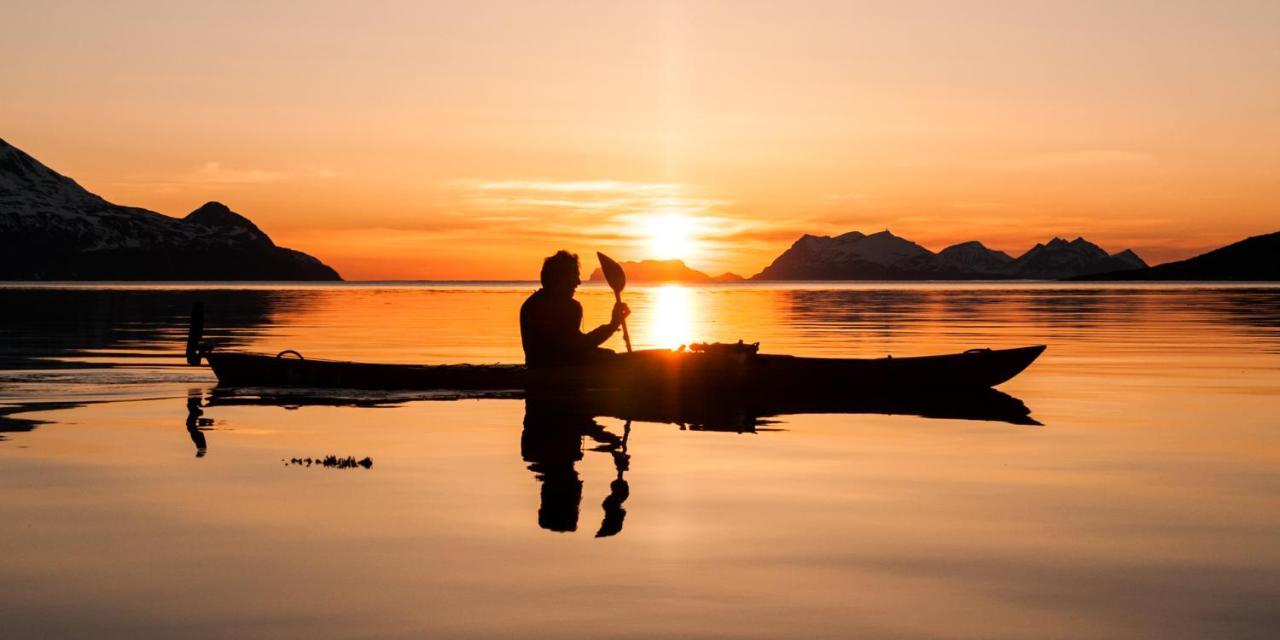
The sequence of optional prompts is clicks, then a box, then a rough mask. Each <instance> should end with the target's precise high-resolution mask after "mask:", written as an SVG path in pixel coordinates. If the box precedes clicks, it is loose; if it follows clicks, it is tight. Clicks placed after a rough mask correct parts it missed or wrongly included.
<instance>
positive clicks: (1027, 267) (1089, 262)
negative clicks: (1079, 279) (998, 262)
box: [1009, 238, 1147, 280]
mask: <svg viewBox="0 0 1280 640" xmlns="http://www.w3.org/2000/svg"><path fill="white" fill-rule="evenodd" d="M1145 266H1147V263H1145V262H1143V261H1142V258H1139V257H1138V254H1136V253H1134V252H1133V251H1131V250H1128V249H1126V250H1124V251H1121V252H1120V253H1117V254H1115V255H1111V254H1108V253H1107V252H1106V251H1104V250H1103V249H1102V247H1099V246H1098V245H1096V244H1093V243H1092V242H1089V241H1088V240H1085V239H1084V238H1076V239H1075V240H1072V241H1070V242H1067V241H1066V240H1063V239H1062V238H1054V239H1052V240H1050V241H1049V243H1048V244H1036V246H1034V247H1032V248H1031V249H1030V250H1029V251H1027V252H1026V253H1024V254H1022V255H1021V256H1020V257H1018V259H1017V260H1014V261H1013V263H1012V264H1010V265H1009V273H1010V275H1012V276H1013V277H1016V278H1025V279H1040V280H1057V279H1061V278H1072V277H1076V276H1084V275H1092V274H1095V273H1106V272H1108V271H1118V270H1122V269H1141V268H1142V267H1145Z"/></svg>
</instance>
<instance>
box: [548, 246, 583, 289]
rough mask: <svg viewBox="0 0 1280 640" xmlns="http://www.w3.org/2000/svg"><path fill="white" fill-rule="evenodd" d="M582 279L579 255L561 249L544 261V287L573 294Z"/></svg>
mask: <svg viewBox="0 0 1280 640" xmlns="http://www.w3.org/2000/svg"><path fill="white" fill-rule="evenodd" d="M580 284H582V279H581V278H579V277H578V256H577V255H575V254H572V253H569V252H568V251H565V250H563V249H561V250H560V251H557V252H556V254H555V255H553V256H551V257H550V258H547V259H546V260H543V261H542V288H543V289H547V290H550V291H556V292H561V293H564V292H567V293H570V294H572V293H573V290H574V289H577V288H578V285H580Z"/></svg>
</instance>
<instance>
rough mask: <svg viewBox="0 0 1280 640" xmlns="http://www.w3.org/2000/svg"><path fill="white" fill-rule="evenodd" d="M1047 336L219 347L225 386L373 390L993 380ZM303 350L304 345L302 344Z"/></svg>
mask: <svg viewBox="0 0 1280 640" xmlns="http://www.w3.org/2000/svg"><path fill="white" fill-rule="evenodd" d="M1044 349H1045V347H1044V346H1043V345H1037V346H1030V347H1019V348H1014V349H973V350H970V351H966V352H964V353H956V354H948V355H937V356H915V357H906V358H894V357H886V358H866V359H856V358H808V357H797V356H786V355H771V354H734V353H729V354H722V353H701V352H689V351H667V350H647V351H636V352H634V353H622V354H616V355H613V356H610V357H608V358H607V359H603V360H601V361H599V362H594V363H590V364H583V365H574V366H566V367H550V368H545V369H541V368H539V369H529V368H527V367H525V366H524V365H517V364H489V365H471V364H449V365H400V364H374V363H358V362H341V361H335V360H314V359H303V358H301V357H300V356H299V357H289V356H286V355H285V354H287V353H290V352H282V353H281V354H280V355H276V356H272V355H267V354H256V353H243V352H233V351H227V352H220V351H212V352H209V353H207V354H206V355H205V357H206V358H207V360H208V361H209V365H210V366H211V367H212V368H213V371H214V374H215V375H217V377H218V383H219V385H221V386H224V387H307V388H316V389H326V388H328V389H363V390H414V391H427V390H460V391H466V390H556V389H566V390H572V389H626V390H635V391H641V390H645V391H654V392H669V391H674V390H679V391H680V392H682V393H683V392H690V391H724V390H736V391H740V392H752V393H780V392H794V391H804V392H815V393H832V392H844V393H848V392H860V391H870V390H880V391H884V390H891V391H894V392H901V393H915V392H919V391H924V390H945V389H985V388H990V387H994V386H996V385H999V384H1001V383H1003V382H1005V381H1007V380H1009V379H1010V378H1013V377H1014V376H1016V375H1018V374H1019V373H1021V372H1022V371H1023V370H1024V369H1026V368H1027V367H1028V366H1030V365H1031V363H1032V362H1034V361H1035V360H1036V358H1038V357H1039V356H1040V354H1041V353H1043V352H1044ZM295 355H297V354H295Z"/></svg>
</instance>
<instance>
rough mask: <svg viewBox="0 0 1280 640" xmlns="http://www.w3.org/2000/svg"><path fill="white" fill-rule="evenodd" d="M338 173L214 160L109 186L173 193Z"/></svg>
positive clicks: (320, 176)
mask: <svg viewBox="0 0 1280 640" xmlns="http://www.w3.org/2000/svg"><path fill="white" fill-rule="evenodd" d="M337 175H338V174H337V173H336V172H334V171H331V170H328V169H317V168H306V169H296V170H290V171H279V170H273V169H262V168H242V167H228V166H225V165H223V164H222V163H221V162H219V161H217V160H210V161H208V162H206V163H204V164H203V165H200V166H199V167H196V168H194V169H187V170H185V171H183V172H181V173H177V174H174V175H169V176H159V177H144V178H139V179H135V180H124V181H116V182H113V183H112V184H114V185H119V186H128V187H147V188H152V189H160V190H164V191H166V192H172V191H174V190H175V189H179V188H186V187H236V186H252V185H263V184H275V183H280V182H289V181H294V180H319V179H326V178H332V177H334V176H337Z"/></svg>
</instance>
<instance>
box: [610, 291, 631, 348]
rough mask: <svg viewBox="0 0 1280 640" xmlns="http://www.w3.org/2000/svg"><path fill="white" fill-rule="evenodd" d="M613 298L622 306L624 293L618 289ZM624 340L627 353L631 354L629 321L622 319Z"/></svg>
mask: <svg viewBox="0 0 1280 640" xmlns="http://www.w3.org/2000/svg"><path fill="white" fill-rule="evenodd" d="M613 297H614V299H615V300H617V301H618V304H622V292H621V291H618V290H617V289H614V290H613ZM622 340H623V342H626V343H627V353H631V333H630V332H628V331H627V319H626V318H623V319H622Z"/></svg>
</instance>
